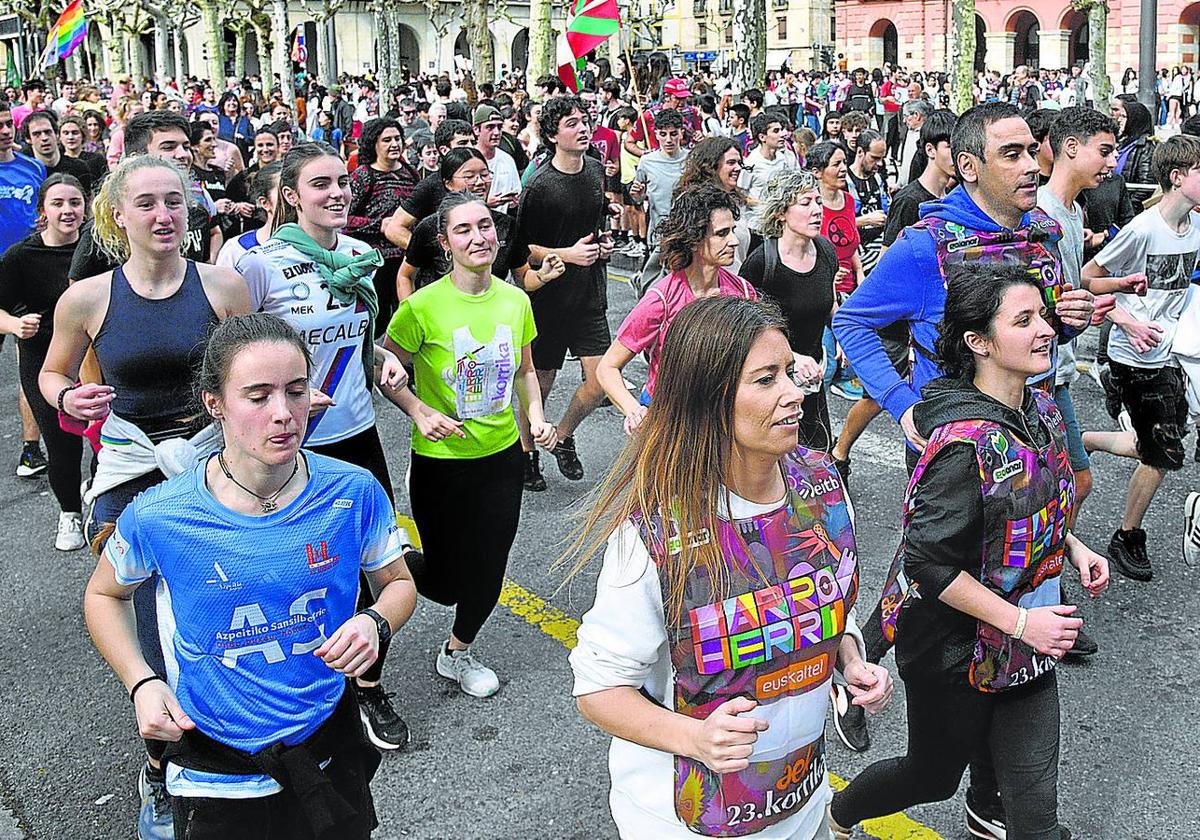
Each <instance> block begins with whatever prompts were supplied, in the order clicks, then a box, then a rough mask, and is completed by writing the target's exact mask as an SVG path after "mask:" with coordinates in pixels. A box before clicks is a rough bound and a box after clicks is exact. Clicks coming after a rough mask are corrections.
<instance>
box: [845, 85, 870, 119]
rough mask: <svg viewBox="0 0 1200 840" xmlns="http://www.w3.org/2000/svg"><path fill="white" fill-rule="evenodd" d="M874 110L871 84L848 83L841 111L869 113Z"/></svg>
mask: <svg viewBox="0 0 1200 840" xmlns="http://www.w3.org/2000/svg"><path fill="white" fill-rule="evenodd" d="M874 110H875V93H874V91H872V90H871V86H870V85H869V84H867V85H850V89H849V90H847V91H846V104H845V105H843V106H842V113H846V112H847V111H862V112H863V113H865V114H870V113H871V112H872V111H874Z"/></svg>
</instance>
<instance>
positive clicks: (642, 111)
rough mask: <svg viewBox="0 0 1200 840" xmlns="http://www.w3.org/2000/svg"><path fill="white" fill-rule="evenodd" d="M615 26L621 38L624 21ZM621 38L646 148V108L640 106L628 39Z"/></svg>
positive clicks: (647, 134) (648, 143)
mask: <svg viewBox="0 0 1200 840" xmlns="http://www.w3.org/2000/svg"><path fill="white" fill-rule="evenodd" d="M617 28H618V31H617V38H618V39H621V33H622V32H624V31H625V25H624V21H618V24H617ZM621 40H623V41H624V43H623V45H622V46H624V48H625V67H626V69H628V70H629V84H630V86H631V87H633V101H634V102H637V103H638V122H640V123H641V124H642V135H643V136H644V137H645V138H646V148H647V149H650V148H651V146H650V129H649V127H648V126H647V125H646V110H645V109H644V108H642V107H641V102H640V100H641V98H642V94H641V91H639V90H638V83H637V74H636V73H634V72H633V55H632V54H631V53H630V52H629V39H628V38H624V39H621ZM648 104H649V103H647V105H648Z"/></svg>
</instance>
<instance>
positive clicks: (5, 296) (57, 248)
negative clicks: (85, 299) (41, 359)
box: [0, 233, 75, 353]
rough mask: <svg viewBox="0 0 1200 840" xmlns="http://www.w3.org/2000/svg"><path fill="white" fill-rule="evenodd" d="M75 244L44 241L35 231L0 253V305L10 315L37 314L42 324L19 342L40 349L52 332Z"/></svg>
mask: <svg viewBox="0 0 1200 840" xmlns="http://www.w3.org/2000/svg"><path fill="white" fill-rule="evenodd" d="M74 253H75V245H74V244H71V245H47V244H45V243H44V242H43V241H42V235H41V234H40V233H35V234H33V235H31V236H28V237H26V238H25V239H22V240H21V241H20V242H15V243H13V245H11V246H10V247H9V249H8V250H7V251H5V252H4V255H3V256H0V309H3V310H4V311H5V312H7V313H8V314H9V315H16V316H18V317H20V316H22V315H31V314H35V313H36V314H38V315H41V316H42V323H41V326H39V327H38V331H37V334H36V335H34V337H33V338H28V339H24V340H22V341H21V344H22V346H25V345H30V346H34V347H37V348H39V349H40V350H41V351H42V352H43V353H44V352H45V350H46V348H48V347H49V346H50V338H51V336H52V335H53V334H54V305H55V304H56V303H58V299H59V298H60V297H62V293H63V292H65V291H66V290H67V270H68V269H69V268H70V266H71V256H72V255H73V254H74Z"/></svg>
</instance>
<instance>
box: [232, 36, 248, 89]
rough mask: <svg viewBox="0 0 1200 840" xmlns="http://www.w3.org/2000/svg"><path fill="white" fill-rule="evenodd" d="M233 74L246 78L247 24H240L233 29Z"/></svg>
mask: <svg viewBox="0 0 1200 840" xmlns="http://www.w3.org/2000/svg"><path fill="white" fill-rule="evenodd" d="M233 75H234V76H236V77H237V78H239V79H244V78H246V25H245V23H242V24H240V25H239V26H238V27H237V28H236V29H234V30H233Z"/></svg>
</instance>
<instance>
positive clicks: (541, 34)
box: [513, 0, 558, 90]
mask: <svg viewBox="0 0 1200 840" xmlns="http://www.w3.org/2000/svg"><path fill="white" fill-rule="evenodd" d="M550 16H551V5H550V0H532V2H530V4H529V59H528V62H527V63H528V64H529V66H528V67H526V68H525V79H526V80H527V82H528V84H529V88H530V90H532V89H533V83H534V82H535V81H536V80H537V79H539V78H541V77H542V76H545V75H547V74H551V73H554V72H555V71H556V70H557V67H556V66H555V65H556V64H557V61H556V60H555V53H556V52H557V48H558V45H557V44H556V43H555V35H554V27H553V26H552V25H551V22H550ZM516 63H517V60H516V58H515V57H514V58H513V64H514V65H516Z"/></svg>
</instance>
